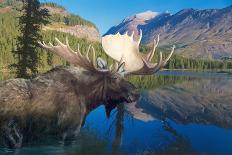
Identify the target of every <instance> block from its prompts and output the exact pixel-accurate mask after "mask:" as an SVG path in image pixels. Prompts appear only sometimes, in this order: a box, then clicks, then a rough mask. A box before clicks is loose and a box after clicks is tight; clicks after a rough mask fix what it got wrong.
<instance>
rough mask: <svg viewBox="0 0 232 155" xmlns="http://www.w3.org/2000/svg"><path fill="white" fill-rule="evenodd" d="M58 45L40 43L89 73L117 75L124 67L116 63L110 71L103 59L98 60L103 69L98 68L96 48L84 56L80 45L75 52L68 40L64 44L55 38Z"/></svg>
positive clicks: (90, 47)
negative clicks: (90, 53)
mask: <svg viewBox="0 0 232 155" xmlns="http://www.w3.org/2000/svg"><path fill="white" fill-rule="evenodd" d="M55 40H56V42H57V45H56V46H54V45H53V44H51V43H50V42H49V45H47V44H46V43H44V42H38V43H39V44H40V46H42V47H43V48H44V49H47V50H48V51H50V52H52V53H54V54H56V55H59V56H60V57H62V58H64V59H65V60H66V61H68V62H69V63H71V64H73V65H76V66H80V67H82V68H84V69H86V70H88V71H91V72H100V73H104V72H105V73H106V72H111V73H115V72H118V71H119V70H120V67H122V63H121V64H118V63H115V65H114V66H115V67H114V68H113V69H112V66H111V67H110V69H107V68H106V63H105V62H103V61H104V60H103V59H101V58H98V64H100V67H101V69H99V68H97V65H96V55H95V50H94V48H93V47H92V46H91V45H90V46H89V48H88V50H87V52H86V55H85V56H83V55H82V54H81V52H80V48H79V44H78V50H77V51H74V50H72V49H71V47H70V46H69V43H68V39H67V38H66V44H63V43H62V42H61V41H60V40H59V39H57V38H55ZM90 49H92V60H90V58H89V51H90Z"/></svg>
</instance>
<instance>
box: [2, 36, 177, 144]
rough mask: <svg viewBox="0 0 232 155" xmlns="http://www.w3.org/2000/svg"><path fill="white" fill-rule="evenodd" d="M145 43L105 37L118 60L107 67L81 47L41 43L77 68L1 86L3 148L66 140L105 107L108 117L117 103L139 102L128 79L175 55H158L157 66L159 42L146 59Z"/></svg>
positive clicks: (130, 38)
mask: <svg viewBox="0 0 232 155" xmlns="http://www.w3.org/2000/svg"><path fill="white" fill-rule="evenodd" d="M141 39H142V32H140V37H139V39H138V40H135V39H134V37H133V34H132V35H128V34H127V33H126V34H122V35H121V34H119V33H118V34H114V35H107V36H104V37H103V38H102V46H103V49H104V51H105V53H106V54H107V55H108V56H110V57H111V58H112V59H114V60H115V63H114V65H111V66H109V67H108V65H107V64H106V62H105V61H104V60H103V59H101V58H97V59H96V56H95V50H94V48H93V47H92V46H90V47H89V48H88V51H87V52H86V55H82V54H81V52H80V50H79V48H78V50H77V51H74V50H73V49H71V48H70V46H69V43H68V39H66V44H63V43H62V42H61V41H59V40H58V39H57V38H56V41H57V45H53V44H51V43H49V45H47V44H46V43H44V42H39V45H40V46H41V47H42V48H44V49H46V50H47V51H49V52H52V53H54V54H56V55H58V56H60V57H62V58H64V59H65V60H66V61H68V62H69V63H70V64H73V65H74V66H70V67H56V68H53V69H52V70H50V71H48V72H47V73H44V74H42V75H39V76H38V77H36V78H34V79H11V80H6V81H2V82H0V144H1V145H4V146H6V147H9V148H20V147H22V145H23V144H24V143H26V142H28V141H31V140H33V141H34V140H37V139H39V138H40V137H41V136H44V135H54V136H57V137H58V138H61V139H62V140H66V139H68V138H71V137H75V136H77V135H78V133H79V130H80V128H81V127H82V125H83V124H84V122H85V118H86V116H87V115H88V113H89V112H91V110H93V109H94V108H96V107H98V106H100V105H101V104H104V105H105V107H106V109H107V113H108V114H109V113H110V111H111V110H112V108H114V107H115V106H117V105H118V104H119V103H122V102H126V103H131V102H134V101H136V100H138V99H139V96H140V95H139V92H138V90H137V89H136V88H135V86H133V85H132V84H131V83H130V82H128V81H126V79H125V77H126V76H130V75H150V74H154V73H156V72H157V71H159V70H160V69H161V68H162V67H164V66H165V65H166V63H167V61H168V60H169V59H170V58H171V56H172V54H173V52H174V46H173V48H172V51H171V53H170V54H169V55H168V57H167V58H166V59H163V58H162V53H160V60H159V62H158V63H155V64H154V63H152V62H151V60H152V58H153V56H154V53H155V49H156V47H157V46H158V43H159V37H158V38H157V39H154V48H153V50H152V51H151V52H148V53H146V54H144V53H140V52H139V45H140V42H141ZM90 51H92V57H91V58H90V57H89V52H90ZM96 60H97V61H96Z"/></svg>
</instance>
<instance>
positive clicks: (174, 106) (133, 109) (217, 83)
mask: <svg viewBox="0 0 232 155" xmlns="http://www.w3.org/2000/svg"><path fill="white" fill-rule="evenodd" d="M131 81H132V82H135V85H137V86H138V87H140V88H141V98H140V100H139V101H137V102H136V103H131V104H121V105H119V106H118V107H117V108H116V109H114V110H113V111H112V112H111V116H110V117H109V118H107V117H106V112H105V107H103V106H101V107H99V108H97V109H95V110H94V111H92V112H91V113H90V114H89V115H88V117H87V119H86V122H85V125H84V127H83V128H82V130H81V133H80V134H79V136H78V137H77V139H76V140H72V141H69V142H65V143H64V142H60V141H56V140H54V139H52V138H47V139H45V140H41V141H40V142H37V143H30V144H27V145H26V146H25V147H24V148H22V149H20V150H16V151H11V150H6V149H1V150H0V154H9V155H11V154H17V155H32V154H33V155H44V154H45V155H46V154H56V155H78V154H101V155H102V154H103V155H104V154H178V155H180V154H184V155H185V154H212V155H218V154H220V155H230V154H232V75H230V74H226V73H193V72H185V73H184V72H181V73H180V72H176V71H175V72H167V71H165V72H161V73H159V76H157V75H156V76H153V77H148V78H140V79H131Z"/></svg>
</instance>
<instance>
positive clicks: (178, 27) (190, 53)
mask: <svg viewBox="0 0 232 155" xmlns="http://www.w3.org/2000/svg"><path fill="white" fill-rule="evenodd" d="M139 29H141V30H142V31H143V34H144V35H143V39H142V42H143V43H145V44H150V43H152V41H153V39H154V37H156V36H157V35H158V34H160V40H161V42H160V46H163V47H167V46H170V45H173V44H175V45H176V46H177V50H176V51H177V52H178V53H180V54H182V55H183V56H186V57H193V58H210V59H220V58H222V57H231V56H232V6H229V7H226V8H223V9H207V10H194V9H184V10H181V11H179V12H177V13H176V14H173V15H172V14H170V13H168V12H166V13H157V12H151V11H148V12H145V13H140V14H136V15H134V16H131V17H127V18H126V19H125V20H123V21H122V22H121V23H120V24H118V25H116V26H114V27H112V28H111V29H110V30H109V31H108V32H107V33H106V34H115V33H117V32H120V33H125V32H126V31H129V33H132V31H134V32H135V37H137V35H138V33H139Z"/></svg>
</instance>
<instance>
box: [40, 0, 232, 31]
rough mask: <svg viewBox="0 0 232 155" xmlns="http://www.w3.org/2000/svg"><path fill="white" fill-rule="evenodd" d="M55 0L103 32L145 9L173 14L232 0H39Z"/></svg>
mask: <svg viewBox="0 0 232 155" xmlns="http://www.w3.org/2000/svg"><path fill="white" fill-rule="evenodd" d="M40 1H41V2H55V3H58V4H60V5H62V6H64V7H65V8H66V9H67V10H69V11H70V12H72V13H75V14H78V15H80V16H82V17H83V18H85V19H87V20H90V21H92V22H93V23H94V24H96V26H97V27H98V29H99V31H100V33H101V34H104V33H105V32H106V31H107V30H108V29H109V28H110V27H111V26H113V25H116V24H118V23H119V22H120V21H121V20H123V19H124V18H125V17H127V16H130V15H133V14H136V13H140V12H144V11H147V10H151V11H156V12H165V11H169V12H170V13H172V14H174V13H176V12H178V11H180V10H181V9H185V8H194V9H207V8H223V7H226V6H229V5H232V0H40Z"/></svg>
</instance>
